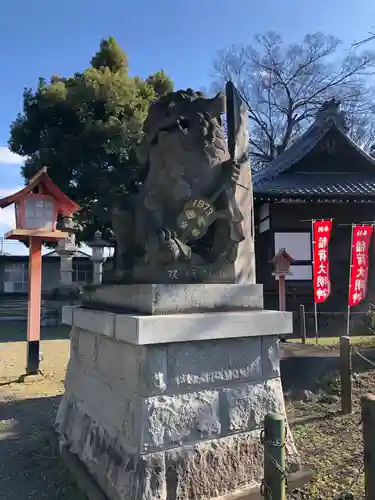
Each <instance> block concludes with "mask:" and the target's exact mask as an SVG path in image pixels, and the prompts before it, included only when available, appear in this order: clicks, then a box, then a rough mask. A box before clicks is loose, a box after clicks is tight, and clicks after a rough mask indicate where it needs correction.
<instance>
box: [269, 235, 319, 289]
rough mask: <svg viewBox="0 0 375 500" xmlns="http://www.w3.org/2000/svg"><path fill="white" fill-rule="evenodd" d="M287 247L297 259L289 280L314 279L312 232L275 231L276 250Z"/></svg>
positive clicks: (288, 277)
mask: <svg viewBox="0 0 375 500" xmlns="http://www.w3.org/2000/svg"><path fill="white" fill-rule="evenodd" d="M280 248H285V250H286V251H287V252H288V254H289V255H290V256H291V257H292V258H293V259H294V260H295V261H297V262H296V263H295V264H293V265H291V266H290V272H291V273H292V274H291V275H290V276H286V279H287V280H312V264H311V261H312V254H311V233H310V232H306V233H292V232H290V233H275V248H274V252H275V254H276V252H278V251H279V250H280Z"/></svg>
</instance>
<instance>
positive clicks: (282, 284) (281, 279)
mask: <svg viewBox="0 0 375 500" xmlns="http://www.w3.org/2000/svg"><path fill="white" fill-rule="evenodd" d="M285 307H286V287H285V276H283V275H280V276H279V311H285Z"/></svg>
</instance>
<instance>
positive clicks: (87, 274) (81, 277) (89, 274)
mask: <svg viewBox="0 0 375 500" xmlns="http://www.w3.org/2000/svg"><path fill="white" fill-rule="evenodd" d="M72 279H73V281H75V282H77V283H92V280H93V269H92V262H90V261H88V260H82V261H78V262H73V278H72Z"/></svg>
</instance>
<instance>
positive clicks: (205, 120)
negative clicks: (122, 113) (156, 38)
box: [112, 84, 255, 283]
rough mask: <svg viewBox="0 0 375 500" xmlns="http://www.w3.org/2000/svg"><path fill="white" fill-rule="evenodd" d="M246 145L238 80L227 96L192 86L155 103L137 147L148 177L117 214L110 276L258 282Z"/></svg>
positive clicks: (160, 280)
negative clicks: (224, 116) (224, 119)
mask: <svg viewBox="0 0 375 500" xmlns="http://www.w3.org/2000/svg"><path fill="white" fill-rule="evenodd" d="M225 110H227V124H228V142H227V140H226V138H225V133H224V128H223V126H222V120H221V115H222V114H223V113H224V111H225ZM228 143H229V145H228ZM247 150H248V132H247V110H246V107H245V106H244V104H243V103H242V100H241V99H240V98H239V96H238V94H237V92H236V90H235V88H234V86H233V85H232V84H228V85H227V93H226V96H225V95H224V94H223V93H219V94H218V95H217V96H216V97H214V98H212V99H208V98H205V97H204V96H203V95H202V94H201V93H199V92H197V93H196V92H194V91H193V90H191V89H187V90H186V91H178V92H172V93H170V94H168V95H166V96H164V97H162V98H161V99H159V100H158V101H156V102H155V103H154V104H153V105H152V106H151V107H150V110H149V114H148V117H147V119H146V121H145V124H144V140H143V143H142V144H141V146H140V148H139V151H138V156H139V160H140V161H141V162H142V163H143V167H144V168H145V169H146V170H147V172H148V173H147V176H146V178H145V181H144V183H143V186H142V187H141V189H140V191H139V192H138V193H137V194H135V195H133V196H132V198H131V201H130V202H129V200H128V201H127V205H126V207H123V208H121V207H119V208H118V209H116V210H115V212H114V217H113V219H114V220H113V229H114V232H115V238H116V244H117V248H116V259H115V262H114V269H113V271H114V272H113V273H112V282H113V281H116V282H123V283H134V282H138V283H169V282H174V280H177V281H178V282H180V283H205V282H213V283H222V282H224V283H255V263H254V244H253V234H252V225H253V224H252V213H253V208H252V205H253V197H252V184H251V170H250V164H249V161H248V155H247ZM125 221H126V227H122V226H124V224H123V222H125ZM177 277H178V278H177Z"/></svg>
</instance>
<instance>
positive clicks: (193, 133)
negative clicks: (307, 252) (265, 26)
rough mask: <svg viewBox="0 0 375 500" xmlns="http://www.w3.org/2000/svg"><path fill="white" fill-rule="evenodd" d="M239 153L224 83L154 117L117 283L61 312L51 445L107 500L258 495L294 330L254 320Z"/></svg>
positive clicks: (290, 450) (235, 115) (248, 187)
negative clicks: (64, 347) (58, 396)
mask: <svg viewBox="0 0 375 500" xmlns="http://www.w3.org/2000/svg"><path fill="white" fill-rule="evenodd" d="M225 111H226V117H227V118H226V123H227V135H228V140H227V139H226V138H225V134H224V128H223V126H222V122H221V119H222V114H223V113H224V112H225ZM247 149H248V135H247V110H246V108H245V107H244V105H243V103H242V100H241V99H240V98H239V96H238V94H237V92H236V89H235V88H234V86H233V84H231V83H228V84H227V88H226V95H224V94H219V95H217V96H216V97H215V98H213V99H206V98H205V97H204V96H203V95H202V94H200V93H195V92H193V91H192V90H190V89H188V90H186V91H179V92H174V93H171V94H169V95H167V96H166V97H163V98H161V99H160V100H159V101H157V102H156V103H155V104H153V105H152V106H151V108H150V110H149V115H148V118H147V120H146V122H145V125H144V142H143V144H142V145H141V148H140V150H139V158H140V161H141V162H142V163H143V165H144V167H145V171H146V174H147V175H146V176H145V182H144V184H143V186H142V188H141V189H139V191H138V192H135V193H134V194H133V196H132V199H131V201H130V202H129V199H128V200H126V203H124V206H119V207H117V208H116V211H115V217H116V220H114V223H113V229H114V232H115V237H116V243H117V249H116V251H117V254H116V259H115V267H114V269H113V273H112V277H111V278H110V280H108V279H107V283H104V284H103V285H101V286H97V287H88V288H87V289H86V290H85V291H84V296H83V306H82V307H78V308H65V309H64V319H65V322H66V323H67V324H70V325H71V326H72V330H71V357H70V361H69V365H68V370H67V376H66V381H65V395H64V397H63V400H62V402H61V405H60V408H59V411H58V415H57V420H56V426H57V431H58V433H59V436H60V441H61V444H62V445H65V446H66V447H68V448H69V450H70V452H71V453H73V454H75V455H76V456H77V457H78V458H79V460H80V461H82V462H83V463H84V464H85V466H86V468H87V469H88V471H89V472H90V474H91V475H92V477H93V478H94V479H95V480H96V482H97V483H98V484H99V485H100V487H101V488H102V490H103V491H104V493H105V495H106V496H107V497H108V498H109V499H111V500H120V499H129V500H151V499H155V500H201V499H202V500H203V499H214V498H220V499H221V500H224V499H226V498H228V499H229V498H234V496H233V494H235V495H237V496H236V497H235V498H242V497H241V492H244V494H245V493H246V494H248V493H249V492H251V491H252V490H254V489H255V490H257V491H259V487H260V484H261V482H262V475H263V447H262V445H261V443H260V432H261V430H262V426H263V418H264V416H265V414H266V413H267V412H270V411H278V412H283V413H285V408H284V399H283V391H282V386H281V381H280V372H279V355H278V336H279V335H285V334H288V333H291V332H292V316H291V313H286V312H279V311H266V310H264V309H263V289H262V285H259V284H255V259H254V235H253V221H252V214H253V203H252V184H251V171H250V164H249V160H248V155H247ZM121 220H123V221H124V223H125V221H126V223H125V226H123V227H121V226H122V224H121ZM287 436H288V437H287V456H288V470H289V471H296V470H298V469H299V468H300V463H299V458H298V454H297V451H296V449H295V445H294V442H293V438H292V435H291V433H290V432H288V433H287ZM231 495H232V496H231ZM238 495H239V496H238ZM244 498H245V497H244Z"/></svg>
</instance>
